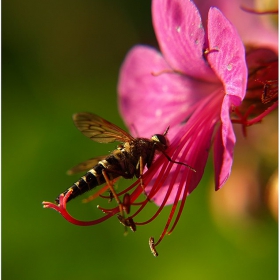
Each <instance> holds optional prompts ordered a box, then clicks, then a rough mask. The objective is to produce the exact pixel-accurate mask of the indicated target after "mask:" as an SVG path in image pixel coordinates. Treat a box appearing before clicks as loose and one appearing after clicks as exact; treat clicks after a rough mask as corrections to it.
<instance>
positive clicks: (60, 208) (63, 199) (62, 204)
mask: <svg viewBox="0 0 280 280" xmlns="http://www.w3.org/2000/svg"><path fill="white" fill-rule="evenodd" d="M72 192H73V189H72V188H70V189H69V190H68V192H67V193H66V194H65V195H64V194H61V195H60V196H59V204H58V205H57V204H54V203H52V202H47V201H43V203H42V204H43V207H44V208H51V209H54V210H56V211H57V212H59V213H60V214H61V215H62V217H63V218H64V219H66V220H67V221H68V222H70V223H72V224H74V225H78V226H93V225H96V224H99V223H101V222H104V221H106V220H107V219H109V218H111V217H112V216H113V215H115V214H116V213H117V211H118V207H116V208H114V209H112V210H111V212H110V213H107V215H106V216H104V217H102V218H99V219H96V220H94V221H80V220H77V219H75V218H74V217H72V216H71V215H70V214H69V213H68V212H67V209H66V203H67V200H68V198H69V196H70V195H71V193H72Z"/></svg>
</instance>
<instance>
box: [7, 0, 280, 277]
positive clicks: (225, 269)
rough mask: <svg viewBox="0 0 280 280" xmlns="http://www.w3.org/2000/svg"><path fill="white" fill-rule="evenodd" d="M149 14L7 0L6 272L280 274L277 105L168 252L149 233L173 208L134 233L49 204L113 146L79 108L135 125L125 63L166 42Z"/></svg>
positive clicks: (203, 186)
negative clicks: (129, 115) (122, 80)
mask: <svg viewBox="0 0 280 280" xmlns="http://www.w3.org/2000/svg"><path fill="white" fill-rule="evenodd" d="M150 13H151V12H150V1H148V0H147V1H146V0H145V1H125V0H118V1H114V0H81V1H74V0H67V1H65V0H61V1H53V0H49V1H45V0H43V1H35V0H26V1H19V0H14V1H7V0H6V1H2V279H9V280H13V279H29V280H30V279H41V280H44V279H120V278H126V279H132V278H133V279H225V278H226V279H264V278H265V279H276V278H277V265H278V258H277V256H278V254H277V252H278V230H277V229H278V226H277V219H278V216H277V213H278V210H277V199H275V198H277V197H278V195H277V188H276V187H275V186H277V177H273V176H272V175H273V173H274V172H275V171H276V172H277V170H276V169H277V142H278V141H277V139H278V138H277V114H276V113H275V114H272V115H271V116H269V117H268V118H267V119H265V124H266V125H259V126H254V127H252V128H249V130H248V138H247V139H244V138H243V137H242V135H241V133H240V135H238V145H237V147H236V161H235V163H234V168H233V174H232V176H231V179H230V181H229V182H228V184H227V185H226V186H224V187H223V189H221V190H220V191H219V192H215V191H214V187H213V177H212V174H213V168H212V162H211V160H210V161H209V164H208V166H207V170H206V173H205V176H204V177H203V180H202V181H201V183H200V185H199V186H198V188H197V189H196V190H195V191H194V192H193V193H192V194H191V196H190V197H189V198H188V200H187V203H186V206H185V209H184V212H183V215H182V216H181V219H180V222H179V224H178V226H177V227H176V229H175V231H174V233H173V234H172V235H170V236H166V237H165V239H164V240H163V242H162V243H161V244H160V245H159V247H157V249H158V251H159V254H160V256H159V257H158V258H154V257H153V256H152V254H151V252H150V249H149V246H148V238H149V237H150V236H155V238H156V239H157V237H158V236H159V234H160V233H161V231H162V229H163V227H164V225H165V222H166V219H167V217H168V213H169V211H170V207H166V209H164V211H163V213H162V214H161V215H160V216H159V217H158V218H157V219H156V220H155V221H154V222H153V223H150V224H149V225H147V226H145V227H138V230H137V231H136V232H135V233H132V232H129V234H128V236H126V237H124V235H123V231H124V230H123V227H122V226H121V225H120V224H119V222H118V221H117V219H116V218H111V219H110V220H108V221H106V222H104V223H102V224H99V225H97V226H93V227H78V226H74V225H72V224H70V223H68V222H67V221H65V220H64V219H63V218H62V217H61V216H60V215H59V214H58V213H56V212H55V211H53V210H50V209H43V207H42V205H41V202H42V201H43V200H46V201H53V200H54V199H55V198H56V196H57V195H58V194H59V193H61V192H62V191H64V190H65V189H66V188H68V187H69V186H71V185H72V183H73V182H75V181H76V180H77V179H78V178H79V175H73V176H67V175H66V170H68V169H69V168H71V167H72V166H74V165H76V164H77V163H80V162H81V161H84V160H86V159H89V158H91V157H94V156H97V155H103V154H106V153H108V152H109V151H110V150H112V149H114V147H115V146H114V145H102V144H97V143H94V142H92V141H90V140H89V139H87V138H86V137H84V136H83V135H82V134H81V133H80V132H79V131H78V130H77V129H76V128H75V126H74V124H73V122H72V114H73V113H76V112H83V111H86V112H94V113H96V114H98V115H101V116H103V117H104V118H106V119H108V120H110V121H112V122H114V123H115V124H117V125H119V126H120V127H122V128H125V127H124V125H123V122H122V119H121V117H120V115H119V112H118V104H117V92H116V86H117V80H118V71H119V68H120V65H121V63H122V61H123V59H124V57H125V55H126V53H127V52H128V50H129V49H130V48H131V47H132V46H133V45H135V44H137V43H144V44H149V45H156V40H155V38H154V33H153V29H152V24H151V16H150ZM236 131H237V134H238V133H239V131H241V128H240V127H236ZM239 139H240V140H239ZM265 147H268V148H265ZM240 172H241V173H240ZM240 174H242V175H240ZM275 182H276V183H275ZM130 183H131V182H130V181H129V182H126V181H125V180H123V181H121V183H120V184H123V185H125V186H128V185H129V184H130ZM98 203H99V201H98V200H97V201H93V202H91V203H88V204H82V203H81V199H80V198H77V199H75V200H74V201H73V202H71V204H70V205H69V211H70V212H71V213H72V214H73V216H75V217H77V218H80V219H82V220H90V219H95V218H96V217H97V216H100V213H99V212H100V211H98V210H97V209H96V205H97V204H98ZM102 203H103V204H104V201H102ZM105 206H106V205H105ZM155 207H156V206H154V205H152V204H150V205H149V207H148V208H147V209H146V211H147V215H148V214H149V211H154V210H155Z"/></svg>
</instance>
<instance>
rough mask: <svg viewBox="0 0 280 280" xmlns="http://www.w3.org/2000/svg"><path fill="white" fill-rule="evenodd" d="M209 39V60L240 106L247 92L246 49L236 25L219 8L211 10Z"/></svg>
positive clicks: (228, 92) (235, 102)
mask: <svg viewBox="0 0 280 280" xmlns="http://www.w3.org/2000/svg"><path fill="white" fill-rule="evenodd" d="M208 40H209V50H210V53H209V54H208V55H207V59H208V62H209V64H210V65H211V67H212V69H213V70H214V71H215V73H216V74H217V76H218V77H219V78H220V80H221V81H222V83H223V84H224V89H225V92H226V94H229V95H232V96H235V98H231V101H232V102H233V103H234V105H235V106H238V105H239V104H240V103H241V101H242V100H243V98H244V96H245V92H246V84H247V66H246V61H245V50H244V46H243V43H242V41H241V39H240V37H239V35H238V33H237V31H236V29H235V27H234V26H233V25H232V24H231V23H230V22H229V21H228V20H227V19H226V18H225V17H224V15H223V14H222V13H221V12H220V11H219V10H218V9H217V8H211V9H210V10H209V16H208Z"/></svg>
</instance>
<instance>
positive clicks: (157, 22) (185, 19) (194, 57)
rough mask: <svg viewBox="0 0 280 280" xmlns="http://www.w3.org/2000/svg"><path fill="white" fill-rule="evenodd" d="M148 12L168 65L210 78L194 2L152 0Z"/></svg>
mask: <svg viewBox="0 0 280 280" xmlns="http://www.w3.org/2000/svg"><path fill="white" fill-rule="evenodd" d="M152 15H153V24H154V29H155V33H156V36H157V39H158V43H159V45H160V49H161V51H162V53H163V55H164V57H165V59H166V61H167V62H168V64H169V65H170V67H171V68H173V69H175V70H177V71H179V72H182V73H184V74H186V75H190V76H192V77H197V78H201V79H204V80H213V79H215V76H214V75H213V73H212V71H211V69H210V68H209V67H208V65H207V64H206V62H205V60H204V57H203V47H204V43H205V33H204V29H203V26H202V22H201V17H200V15H199V12H198V10H197V8H196V6H195V5H194V4H193V2H192V1H189V0H154V1H153V4H152Z"/></svg>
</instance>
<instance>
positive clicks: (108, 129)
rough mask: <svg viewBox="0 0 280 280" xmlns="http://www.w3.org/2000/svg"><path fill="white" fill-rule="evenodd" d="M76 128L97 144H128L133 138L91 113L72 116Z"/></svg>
mask: <svg viewBox="0 0 280 280" xmlns="http://www.w3.org/2000/svg"><path fill="white" fill-rule="evenodd" d="M73 120H74V123H75V125H76V127H77V128H78V129H79V130H80V131H81V132H82V133H83V134H84V135H85V136H87V137H89V138H90V139H92V140H93V141H96V142H99V143H111V142H115V141H119V142H128V141H131V140H134V138H133V137H132V136H131V135H130V134H128V133H127V132H125V131H124V130H122V129H121V128H120V127H118V126H116V125H114V124H112V123H110V122H108V121H106V120H104V119H103V118H101V117H99V116H97V115H94V114H91V113H77V114H75V115H74V116H73Z"/></svg>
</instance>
